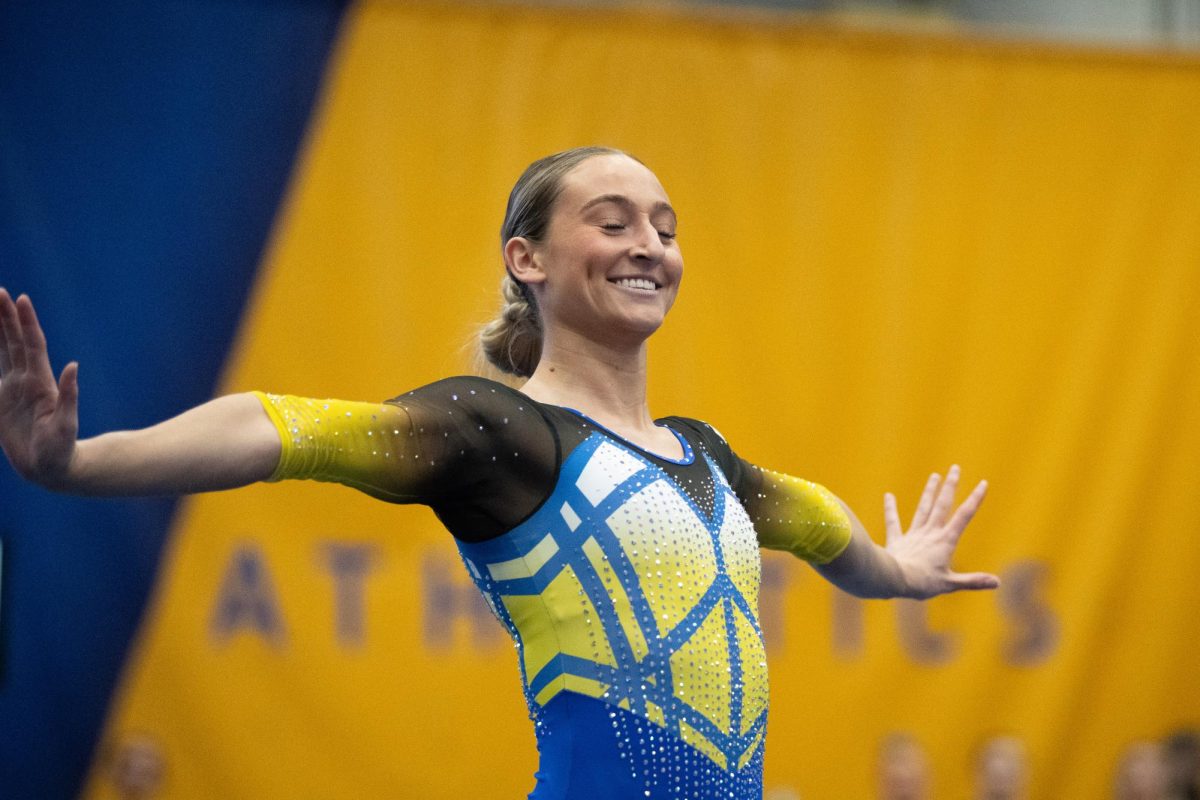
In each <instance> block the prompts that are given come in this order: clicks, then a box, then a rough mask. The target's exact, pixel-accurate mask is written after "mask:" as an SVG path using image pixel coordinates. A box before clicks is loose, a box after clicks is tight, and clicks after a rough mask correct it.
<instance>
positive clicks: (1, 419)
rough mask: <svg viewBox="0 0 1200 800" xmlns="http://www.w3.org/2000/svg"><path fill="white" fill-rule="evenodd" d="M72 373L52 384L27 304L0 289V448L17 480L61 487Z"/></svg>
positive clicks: (74, 412) (70, 430)
mask: <svg viewBox="0 0 1200 800" xmlns="http://www.w3.org/2000/svg"><path fill="white" fill-rule="evenodd" d="M78 372H79V365H78V364H77V363H75V362H71V363H70V364H68V365H67V366H66V368H65V369H63V371H62V375H61V377H59V379H58V380H57V381H55V379H54V373H53V372H51V371H50V358H49V356H48V355H47V353H46V336H45V334H44V333H43V332H42V327H41V325H39V324H38V319H37V314H36V313H35V312H34V310H33V303H32V302H31V301H30V299H29V297H28V296H26V295H21V296H20V297H18V298H17V299H16V301H15V302H14V301H13V299H12V298H11V297H10V296H9V294H8V292H7V291H5V290H4V289H2V288H0V448H3V450H4V455H5V456H7V457H8V460H9V462H10V463H11V464H12V465H13V468H14V469H15V470H16V471H17V472H18V473H19V474H20V475H21V476H22V477H24V478H26V479H28V480H31V481H34V482H36V483H40V484H42V485H43V486H46V487H48V488H58V487H61V486H62V485H63V484H64V483H66V481H67V475H68V472H69V470H70V467H71V462H72V459H73V458H74V457H75V452H76V447H75V445H76V437H77V436H78V434H79V413H78V408H79V383H78V380H77V375H78Z"/></svg>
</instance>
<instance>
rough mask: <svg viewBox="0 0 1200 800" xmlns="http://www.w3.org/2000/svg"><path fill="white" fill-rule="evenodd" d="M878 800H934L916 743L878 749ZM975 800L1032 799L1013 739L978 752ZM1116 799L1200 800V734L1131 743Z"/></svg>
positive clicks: (907, 740) (1117, 778)
mask: <svg viewBox="0 0 1200 800" xmlns="http://www.w3.org/2000/svg"><path fill="white" fill-rule="evenodd" d="M877 763H878V787H879V789H878V792H877V797H878V800H931V798H932V797H933V796H934V795H933V791H932V788H931V786H930V768H929V760H928V757H927V755H926V753H925V749H924V748H923V747H922V746H921V743H920V742H919V741H917V739H916V738H915V737H913V736H911V735H909V734H906V733H894V734H892V735H890V736H888V737H886V738H885V739H884V740H883V741H882V742H881V743H880V745H879V752H878V762H877ZM971 771H972V784H973V786H974V788H973V790H972V794H971V800H1030V797H1029V794H1028V790H1027V786H1028V783H1029V773H1030V764H1029V757H1028V754H1027V752H1026V748H1025V744H1024V743H1023V742H1022V741H1021V740H1020V739H1019V738H1017V737H1015V736H1008V735H1004V736H993V737H991V738H989V739H986V740H985V741H983V742H981V743H980V744H979V746H978V747H977V748H975V751H974V754H973V757H972V764H971ZM1110 797H1112V798H1113V800H1200V730H1198V729H1181V730H1178V731H1175V732H1173V733H1171V734H1170V735H1168V736H1166V737H1165V738H1163V739H1161V740H1143V741H1134V742H1130V743H1129V744H1128V745H1127V746H1126V748H1125V749H1124V751H1123V752H1122V754H1121V756H1120V758H1119V759H1118V761H1117V763H1116V764H1114V765H1113V768H1112V791H1111V794H1110Z"/></svg>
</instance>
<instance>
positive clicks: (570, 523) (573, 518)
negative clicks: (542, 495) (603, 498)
mask: <svg viewBox="0 0 1200 800" xmlns="http://www.w3.org/2000/svg"><path fill="white" fill-rule="evenodd" d="M559 513H560V514H562V518H563V520H565V521H566V523H567V527H568V528H570V529H571V530H575V529H576V528H578V527H579V523H580V522H582V520H581V519H579V515H578V514H576V513H575V509H573V508H571V504H570V503H563V504H562V509H561V510H560V511H559Z"/></svg>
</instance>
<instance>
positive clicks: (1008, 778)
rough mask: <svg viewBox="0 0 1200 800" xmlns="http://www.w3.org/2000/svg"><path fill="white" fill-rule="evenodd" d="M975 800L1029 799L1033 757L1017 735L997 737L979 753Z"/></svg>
mask: <svg viewBox="0 0 1200 800" xmlns="http://www.w3.org/2000/svg"><path fill="white" fill-rule="evenodd" d="M975 753H976V755H975V790H974V793H973V794H972V795H971V796H972V798H973V800H1026V798H1027V797H1028V795H1027V794H1026V792H1027V791H1028V784H1029V757H1028V755H1027V754H1026V751H1025V744H1024V743H1023V742H1022V741H1021V740H1020V739H1018V738H1016V737H1015V736H993V737H992V738H990V739H987V740H985V741H984V742H983V743H982V744H981V745H980V746H979V748H978V749H977V750H976V751H975Z"/></svg>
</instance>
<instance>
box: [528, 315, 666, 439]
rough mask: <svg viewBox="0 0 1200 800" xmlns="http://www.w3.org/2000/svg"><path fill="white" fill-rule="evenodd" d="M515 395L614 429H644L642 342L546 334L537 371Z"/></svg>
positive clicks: (560, 332) (650, 422)
mask: <svg viewBox="0 0 1200 800" xmlns="http://www.w3.org/2000/svg"><path fill="white" fill-rule="evenodd" d="M521 391H522V392H524V393H525V394H527V395H529V396H530V397H532V398H533V399H534V400H537V401H539V402H542V403H549V404H552V405H557V406H567V407H569V408H574V409H576V410H578V411H582V412H583V413H585V414H587V415H588V416H589V417H592V418H593V419H595V420H596V421H597V422H600V423H601V424H603V425H606V426H608V427H611V428H614V429H627V430H628V429H633V430H646V429H649V428H652V427H653V425H654V421H653V419H652V418H651V416H650V409H649V405H648V404H647V402H646V342H645V340H642V341H640V342H637V343H633V344H629V345H624V346H622V345H614V344H612V343H603V342H597V341H596V340H594V339H590V338H587V337H585V336H582V335H580V334H579V333H577V332H575V331H571V330H566V329H556V330H553V331H551V330H548V331H546V338H545V340H544V341H543V342H542V357H541V359H540V360H539V361H538V365H537V369H536V370H534V373H533V375H532V376H531V377H530V379H529V381H528V382H526V383H525V385H524V386H522V387H521Z"/></svg>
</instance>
